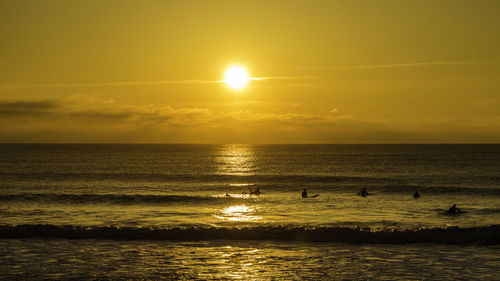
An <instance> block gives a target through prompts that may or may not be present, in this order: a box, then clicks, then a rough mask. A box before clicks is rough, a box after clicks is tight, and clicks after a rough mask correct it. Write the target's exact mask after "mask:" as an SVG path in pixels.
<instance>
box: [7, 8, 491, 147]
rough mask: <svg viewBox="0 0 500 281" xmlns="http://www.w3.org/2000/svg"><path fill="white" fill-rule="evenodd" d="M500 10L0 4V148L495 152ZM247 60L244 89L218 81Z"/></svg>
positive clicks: (244, 64)
mask: <svg viewBox="0 0 500 281" xmlns="http://www.w3.org/2000/svg"><path fill="white" fill-rule="evenodd" d="M499 14H500V1H496V0H492V1H484V0H474V1H473V0H470V1H461V0H452V1H446V0H439V1H435V0H432V1H427V0H421V1H401V0H398V1H389V0H380V1H360V0H349V1H347V0H346V1H333V0H332V1H315V0H311V1H290V0H286V1H278V0H275V1H274V0H273V1H255V0H254V1H216V0H214V1H191V0H184V1H153V0H150V1H129V0H119V1H111V0H106V1H102V0H99V1H94V0H85V1H83V0H81V1H76V0H61V1H53V0H46V1H38V0H33V1H29V0H0V142H43V143H68V142H69V143H101V142H105V143H252V144H254V143H255V144H260V143H499V142H500V36H498V29H499V27H500V17H499V16H498V15H499ZM232 65H239V66H242V67H244V68H245V69H246V71H247V73H248V75H249V76H250V77H251V78H253V79H251V80H250V81H249V82H248V84H247V86H246V87H245V88H243V89H240V90H235V89H231V88H230V87H228V86H227V85H226V84H225V83H224V82H223V81H222V80H223V79H224V73H225V70H226V69H227V68H228V67H230V66H232Z"/></svg>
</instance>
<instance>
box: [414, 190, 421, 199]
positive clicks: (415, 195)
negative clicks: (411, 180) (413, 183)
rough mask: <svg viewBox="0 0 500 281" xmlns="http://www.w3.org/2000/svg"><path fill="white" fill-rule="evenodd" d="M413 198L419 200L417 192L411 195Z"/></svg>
mask: <svg viewBox="0 0 500 281" xmlns="http://www.w3.org/2000/svg"><path fill="white" fill-rule="evenodd" d="M413 198H415V199H417V198H420V193H418V191H415V193H413Z"/></svg>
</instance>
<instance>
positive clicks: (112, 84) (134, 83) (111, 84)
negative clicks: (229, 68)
mask: <svg viewBox="0 0 500 281" xmlns="http://www.w3.org/2000/svg"><path fill="white" fill-rule="evenodd" d="M222 82H224V81H217V80H162V81H120V82H85V83H46V84H23V83H18V84H1V85H0V86H1V87H32V88H43V87H49V88H50V87H116V86H148V85H171V84H215V83H222Z"/></svg>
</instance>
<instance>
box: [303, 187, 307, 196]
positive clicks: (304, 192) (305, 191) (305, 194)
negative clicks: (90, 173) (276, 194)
mask: <svg viewBox="0 0 500 281" xmlns="http://www.w3.org/2000/svg"><path fill="white" fill-rule="evenodd" d="M302 198H307V190H306V189H305V188H304V191H302Z"/></svg>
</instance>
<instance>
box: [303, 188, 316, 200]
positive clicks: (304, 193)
mask: <svg viewBox="0 0 500 281" xmlns="http://www.w3.org/2000/svg"><path fill="white" fill-rule="evenodd" d="M318 196H319V194H314V195H313V196H308V195H307V190H306V189H305V188H304V191H302V198H316V197H318Z"/></svg>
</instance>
